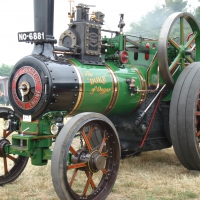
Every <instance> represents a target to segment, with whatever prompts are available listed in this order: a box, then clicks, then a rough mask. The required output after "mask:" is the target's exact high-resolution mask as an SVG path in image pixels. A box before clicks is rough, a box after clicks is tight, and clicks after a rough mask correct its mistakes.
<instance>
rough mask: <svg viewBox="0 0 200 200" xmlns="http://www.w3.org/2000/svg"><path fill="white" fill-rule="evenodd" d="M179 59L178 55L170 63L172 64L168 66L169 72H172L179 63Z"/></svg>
mask: <svg viewBox="0 0 200 200" xmlns="http://www.w3.org/2000/svg"><path fill="white" fill-rule="evenodd" d="M180 59H181V56H180V54H178V56H177V57H176V58H175V59H174V61H173V62H172V64H171V65H170V66H169V71H170V72H173V71H174V70H175V68H176V66H177V64H178V62H179V60H180Z"/></svg>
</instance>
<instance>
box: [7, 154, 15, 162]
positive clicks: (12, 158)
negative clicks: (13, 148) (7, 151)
mask: <svg viewBox="0 0 200 200" xmlns="http://www.w3.org/2000/svg"><path fill="white" fill-rule="evenodd" d="M7 158H9V159H10V160H12V161H13V162H15V160H16V158H15V157H13V156H11V155H8V156H7Z"/></svg>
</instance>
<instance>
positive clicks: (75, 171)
mask: <svg viewBox="0 0 200 200" xmlns="http://www.w3.org/2000/svg"><path fill="white" fill-rule="evenodd" d="M77 172H78V169H75V170H74V172H73V175H72V178H71V180H70V183H69V185H70V186H72V184H73V182H74V180H75V177H76V174H77Z"/></svg>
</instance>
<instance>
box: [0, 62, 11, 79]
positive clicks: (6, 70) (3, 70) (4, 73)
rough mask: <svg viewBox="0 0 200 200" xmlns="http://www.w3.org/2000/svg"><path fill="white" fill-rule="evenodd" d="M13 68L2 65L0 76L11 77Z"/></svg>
mask: <svg viewBox="0 0 200 200" xmlns="http://www.w3.org/2000/svg"><path fill="white" fill-rule="evenodd" d="M12 68H13V66H9V65H6V64H2V65H1V66H0V76H9V75H10V72H11V70H12Z"/></svg>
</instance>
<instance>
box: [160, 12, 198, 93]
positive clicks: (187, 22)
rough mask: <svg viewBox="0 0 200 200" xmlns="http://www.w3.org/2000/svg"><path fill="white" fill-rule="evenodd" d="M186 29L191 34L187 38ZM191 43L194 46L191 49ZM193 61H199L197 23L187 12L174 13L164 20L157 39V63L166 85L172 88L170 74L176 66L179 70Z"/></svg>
mask: <svg viewBox="0 0 200 200" xmlns="http://www.w3.org/2000/svg"><path fill="white" fill-rule="evenodd" d="M177 29H178V30H177ZM188 30H189V31H190V30H191V31H192V35H191V36H190V38H189V39H188V40H187V37H186V36H187V31H188ZM192 44H193V45H195V48H192V49H191V48H190V47H191V45H192ZM194 59H195V60H194ZM194 61H200V28H199V24H198V22H197V20H196V19H195V18H194V17H193V16H192V15H191V14H189V13H184V12H178V13H174V14H172V15H170V16H169V17H168V18H167V19H166V20H165V22H164V24H163V26H162V28H161V31H160V35H159V39H158V65H159V67H160V74H161V76H162V78H163V80H164V82H165V83H166V85H167V87H168V88H170V89H173V87H174V84H175V80H174V78H173V77H172V74H173V73H174V72H175V71H176V69H177V68H179V69H180V70H179V71H180V72H181V71H182V70H183V69H184V68H185V67H186V66H187V65H189V64H190V63H192V62H194Z"/></svg>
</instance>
